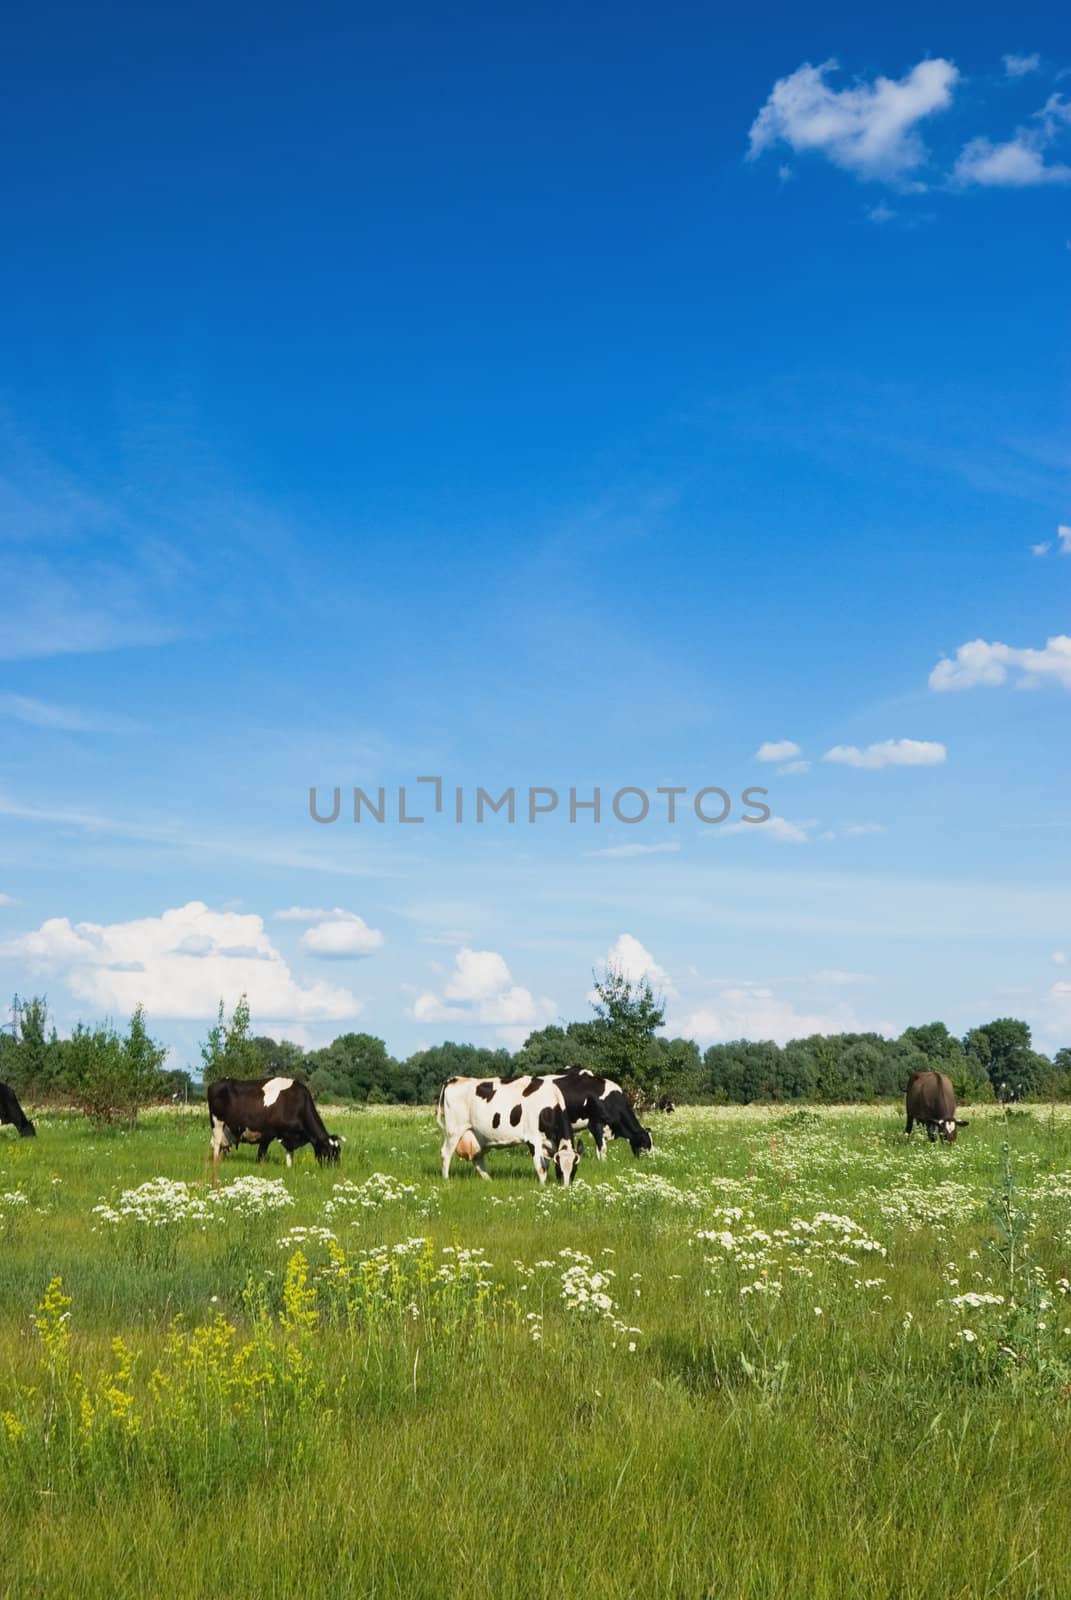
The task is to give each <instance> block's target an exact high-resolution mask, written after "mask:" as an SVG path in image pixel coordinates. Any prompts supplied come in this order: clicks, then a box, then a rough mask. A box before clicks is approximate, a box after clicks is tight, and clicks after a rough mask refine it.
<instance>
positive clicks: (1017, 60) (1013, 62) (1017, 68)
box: [1001, 51, 1041, 78]
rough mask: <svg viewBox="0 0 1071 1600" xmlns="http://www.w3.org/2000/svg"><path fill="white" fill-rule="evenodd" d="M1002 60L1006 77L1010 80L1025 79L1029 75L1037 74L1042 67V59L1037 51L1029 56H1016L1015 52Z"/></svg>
mask: <svg viewBox="0 0 1071 1600" xmlns="http://www.w3.org/2000/svg"><path fill="white" fill-rule="evenodd" d="M1001 60H1002V61H1003V63H1004V72H1005V75H1006V76H1007V77H1009V78H1025V77H1026V75H1027V74H1028V73H1030V72H1036V71H1037V70H1038V68H1039V67H1040V66H1041V57H1040V55H1038V53H1037V51H1034V52H1033V54H1032V55H1028V56H1027V55H1023V56H1021V55H1016V54H1015V53H1014V51H1013V52H1011V53H1010V54H1008V55H1006V56H1001Z"/></svg>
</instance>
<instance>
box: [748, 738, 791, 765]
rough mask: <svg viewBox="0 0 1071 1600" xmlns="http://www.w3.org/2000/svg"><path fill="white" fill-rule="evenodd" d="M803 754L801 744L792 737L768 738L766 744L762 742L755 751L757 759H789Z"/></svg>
mask: <svg viewBox="0 0 1071 1600" xmlns="http://www.w3.org/2000/svg"><path fill="white" fill-rule="evenodd" d="M802 754H803V752H802V750H801V749H800V747H799V745H798V744H795V743H794V742H793V741H792V740H791V739H767V740H766V742H765V744H760V745H759V748H758V749H757V750H756V751H755V760H756V761H788V760H789V758H790V757H792V756H798V755H802Z"/></svg>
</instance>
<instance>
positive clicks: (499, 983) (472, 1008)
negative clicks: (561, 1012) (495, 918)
mask: <svg viewBox="0 0 1071 1600" xmlns="http://www.w3.org/2000/svg"><path fill="white" fill-rule="evenodd" d="M412 1012H413V1016H414V1018H415V1019H416V1021H417V1022H427V1023H461V1024H463V1025H464V1026H466V1027H476V1028H493V1029H494V1030H495V1033H496V1034H497V1036H498V1038H500V1039H502V1040H503V1041H504V1042H505V1043H507V1044H508V1045H510V1046H511V1047H512V1048H513V1049H519V1048H520V1046H521V1045H522V1044H523V1043H524V1041H525V1039H526V1038H527V1037H528V1035H529V1034H530V1033H531V1032H532V1030H533V1029H534V1028H542V1027H545V1026H546V1024H547V1023H548V1022H551V1021H552V1020H553V1018H554V1017H555V1015H556V1014H557V1007H556V1006H555V1004H554V1001H553V1000H548V999H546V998H541V999H537V998H536V997H535V996H534V995H533V994H532V993H531V991H530V990H528V989H526V988H524V987H523V985H521V984H519V983H514V981H513V975H512V973H511V972H510V969H509V966H508V964H507V962H506V960H505V958H504V957H503V956H501V955H499V953H498V951H497V950H470V949H468V948H467V947H463V948H462V949H461V950H459V951H458V952H457V954H456V956H455V957H454V965H453V969H452V971H451V972H450V974H449V975H448V977H447V980H446V982H445V984H444V985H443V987H442V989H441V990H435V989H426V990H424V992H423V993H422V994H419V995H417V997H416V999H415V1000H414V1002H413V1007H412Z"/></svg>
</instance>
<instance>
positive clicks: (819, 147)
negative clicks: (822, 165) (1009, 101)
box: [750, 57, 959, 179]
mask: <svg viewBox="0 0 1071 1600" xmlns="http://www.w3.org/2000/svg"><path fill="white" fill-rule="evenodd" d="M836 70H837V63H836V62H835V61H826V62H823V63H822V65H821V66H817V67H815V66H812V65H811V64H810V62H805V63H804V64H803V66H801V67H797V69H796V71H795V72H793V73H790V74H789V76H788V77H786V78H780V79H779V80H778V81H777V83H775V84H774V86H773V89H772V90H771V91H770V96H769V99H768V100H767V101H766V104H765V105H764V106H763V108H762V110H761V111H760V112H759V114H758V116H757V117H756V118H755V121H754V122H753V123H752V125H751V132H750V154H751V156H752V157H755V156H758V155H761V154H762V152H763V151H764V150H767V149H769V148H770V147H771V146H773V145H776V144H786V145H788V146H789V147H790V148H791V149H792V150H794V151H795V152H796V153H797V154H803V153H805V152H807V151H814V152H816V153H818V154H821V155H823V156H825V157H827V159H828V160H830V161H832V162H833V163H834V164H835V165H836V166H838V167H842V168H844V169H845V170H846V171H848V172H852V173H854V174H855V176H856V177H858V178H865V179H870V178H883V179H891V178H899V177H902V176H903V175H904V174H905V173H908V172H911V171H912V170H914V169H915V168H916V167H919V166H921V164H922V163H923V162H924V161H925V160H926V156H927V151H926V146H925V145H924V143H923V141H922V139H921V137H920V136H919V133H918V124H919V123H920V122H921V121H922V120H923V119H924V118H926V117H930V116H933V115H934V114H935V113H936V112H939V111H944V110H946V109H947V107H948V106H950V105H951V103H952V91H953V89H954V88H955V85H956V83H957V81H958V78H959V73H958V71H957V69H956V68H955V66H953V64H952V62H951V61H945V60H943V59H942V58H941V57H936V58H935V59H933V60H932V61H920V62H919V63H918V64H917V65H916V66H914V67H912V68H911V70H910V72H908V73H906V74H905V76H904V77H902V78H884V77H878V78H875V79H874V80H873V82H869V83H868V82H865V81H860V82H857V83H854V84H851V85H849V86H847V87H845V88H842V89H836V88H834V87H833V86H832V85H831V84H830V82H829V79H830V76H831V74H832V73H834V72H835V71H836Z"/></svg>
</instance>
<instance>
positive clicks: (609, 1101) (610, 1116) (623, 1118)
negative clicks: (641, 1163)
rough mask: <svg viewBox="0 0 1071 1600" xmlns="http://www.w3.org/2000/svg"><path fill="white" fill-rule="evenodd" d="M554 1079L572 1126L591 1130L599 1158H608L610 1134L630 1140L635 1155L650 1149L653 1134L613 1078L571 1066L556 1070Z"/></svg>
mask: <svg viewBox="0 0 1071 1600" xmlns="http://www.w3.org/2000/svg"><path fill="white" fill-rule="evenodd" d="M554 1082H555V1083H556V1084H557V1085H558V1088H559V1089H560V1090H561V1092H562V1095H563V1097H564V1099H565V1109H566V1111H567V1112H568V1115H569V1121H570V1122H571V1123H572V1124H573V1127H574V1128H577V1127H580V1128H582V1127H584V1126H585V1125H586V1126H587V1127H588V1128H589V1129H590V1131H591V1137H592V1138H593V1139H594V1141H595V1154H596V1155H597V1156H598V1158H599V1160H600V1161H603V1160H604V1159H605V1157H606V1145H607V1142H608V1141H607V1134H609V1136H610V1138H611V1139H627V1140H628V1142H629V1145H630V1146H631V1149H632V1154H633V1155H634V1156H640V1155H643V1154H644V1152H645V1151H647V1150H650V1149H651V1146H652V1140H651V1135H650V1133H649V1132H648V1131H647V1129H646V1128H645V1127H643V1126H642V1124H641V1123H640V1122H639V1120H638V1119H637V1117H636V1113H635V1112H634V1111H633V1109H632V1107H631V1106H630V1105H629V1103H628V1097H627V1096H626V1094H625V1091H624V1089H622V1087H621V1085H620V1084H619V1083H615V1082H614V1080H613V1079H612V1078H604V1077H602V1076H600V1074H599V1073H597V1072H589V1071H588V1070H587V1068H586V1067H570V1068H569V1069H568V1071H566V1072H559V1073H556V1074H555V1076H554Z"/></svg>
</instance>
